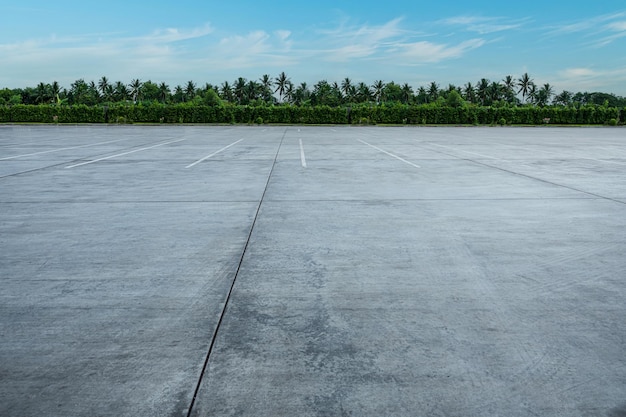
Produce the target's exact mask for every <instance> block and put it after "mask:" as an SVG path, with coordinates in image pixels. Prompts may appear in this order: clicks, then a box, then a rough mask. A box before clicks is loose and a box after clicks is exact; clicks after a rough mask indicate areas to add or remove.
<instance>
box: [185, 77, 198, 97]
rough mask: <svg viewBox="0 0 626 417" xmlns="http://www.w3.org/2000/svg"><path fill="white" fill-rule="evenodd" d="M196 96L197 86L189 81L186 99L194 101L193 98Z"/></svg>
mask: <svg viewBox="0 0 626 417" xmlns="http://www.w3.org/2000/svg"><path fill="white" fill-rule="evenodd" d="M195 96H196V84H195V83H194V82H193V81H191V80H189V81H187V85H186V86H185V97H186V98H187V100H190V101H191V100H193V98H194V97H195Z"/></svg>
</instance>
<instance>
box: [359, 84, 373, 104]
mask: <svg viewBox="0 0 626 417" xmlns="http://www.w3.org/2000/svg"><path fill="white" fill-rule="evenodd" d="M356 97H357V100H358V101H359V102H360V103H367V102H368V101H370V100H371V99H372V90H371V89H370V87H369V86H368V85H367V84H365V83H364V82H360V83H359V84H357V86H356Z"/></svg>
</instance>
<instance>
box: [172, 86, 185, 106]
mask: <svg viewBox="0 0 626 417" xmlns="http://www.w3.org/2000/svg"><path fill="white" fill-rule="evenodd" d="M173 99H174V102H176V103H182V102H183V101H185V91H184V90H183V87H181V86H180V85H177V86H176V87H174V97H173Z"/></svg>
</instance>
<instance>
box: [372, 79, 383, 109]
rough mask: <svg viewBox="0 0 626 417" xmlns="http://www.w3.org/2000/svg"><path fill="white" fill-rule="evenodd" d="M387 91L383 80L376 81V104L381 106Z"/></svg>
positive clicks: (374, 85)
mask: <svg viewBox="0 0 626 417" xmlns="http://www.w3.org/2000/svg"><path fill="white" fill-rule="evenodd" d="M384 89H385V83H384V82H383V80H376V81H374V84H372V90H374V98H375V99H376V104H380V102H381V101H382V100H383V91H384Z"/></svg>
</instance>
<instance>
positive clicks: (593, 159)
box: [507, 145, 626, 165]
mask: <svg viewBox="0 0 626 417" xmlns="http://www.w3.org/2000/svg"><path fill="white" fill-rule="evenodd" d="M507 146H509V147H513V146H514V147H516V148H518V149H524V150H526V151H531V152H541V153H544V154H551V155H555V156H556V157H557V158H559V159H570V158H571V159H583V160H587V161H595V162H604V163H607V164H614V165H626V163H624V162H616V161H611V160H608V159H596V158H590V157H588V156H575V155H564V154H562V153H559V152H554V151H546V150H543V149H541V150H539V151H537V150H534V149H528V148H524V147H523V146H516V145H507ZM600 149H602V148H600Z"/></svg>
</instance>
